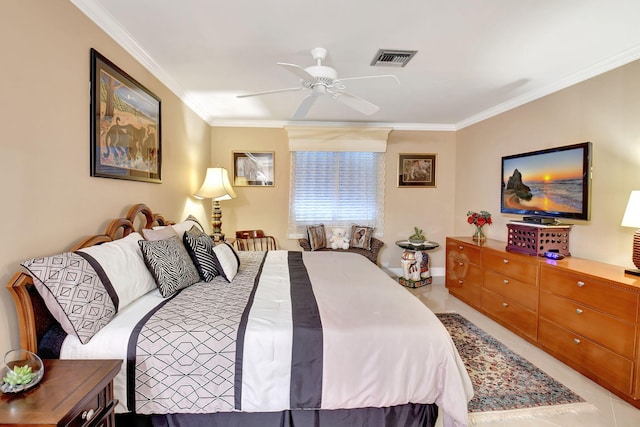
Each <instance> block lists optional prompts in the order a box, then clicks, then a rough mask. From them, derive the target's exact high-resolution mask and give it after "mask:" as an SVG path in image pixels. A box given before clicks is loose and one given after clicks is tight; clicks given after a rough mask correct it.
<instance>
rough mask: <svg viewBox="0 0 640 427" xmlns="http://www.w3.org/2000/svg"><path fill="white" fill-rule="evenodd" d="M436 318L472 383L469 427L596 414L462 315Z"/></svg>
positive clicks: (584, 403)
mask: <svg viewBox="0 0 640 427" xmlns="http://www.w3.org/2000/svg"><path fill="white" fill-rule="evenodd" d="M436 315H437V316H438V318H439V319H440V321H441V322H442V323H443V324H444V326H445V328H447V330H448V331H449V333H450V334H451V337H452V338H453V342H454V344H455V346H456V348H457V349H458V352H459V353H460V357H461V358H462V361H463V362H464V364H465V366H466V368H467V371H468V372H469V376H470V377H471V382H472V383H473V390H474V397H473V399H471V401H470V402H469V421H470V422H471V424H481V423H484V422H489V421H495V420H507V419H512V418H530V417H533V416H547V415H556V414H557V415H561V414H565V413H578V412H584V411H596V408H595V407H594V406H593V405H591V404H589V403H586V402H585V401H584V399H583V398H581V397H580V396H578V395H577V394H575V393H574V392H573V391H571V390H569V389H568V388H567V387H566V386H564V385H562V384H561V383H559V382H558V381H556V380H554V379H553V378H551V377H550V376H549V375H547V374H545V373H544V372H542V371H541V370H540V369H539V368H537V367H536V366H534V365H533V364H531V363H530V362H528V361H527V360H525V359H523V358H522V357H520V356H519V355H518V354H516V353H514V352H513V351H512V350H510V349H509V348H508V347H506V346H505V345H504V344H502V343H501V342H500V341H498V340H496V339H495V338H493V337H492V336H491V335H489V334H487V333H486V332H484V331H483V330H482V329H480V328H478V327H477V326H476V325H474V324H473V323H471V322H469V321H468V320H467V319H465V318H464V317H462V316H461V315H459V314H457V313H438V314H436Z"/></svg>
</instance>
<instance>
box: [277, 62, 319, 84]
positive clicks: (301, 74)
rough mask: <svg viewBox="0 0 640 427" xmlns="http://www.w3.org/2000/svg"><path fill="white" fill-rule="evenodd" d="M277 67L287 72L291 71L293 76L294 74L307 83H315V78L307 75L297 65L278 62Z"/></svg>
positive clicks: (305, 71)
mask: <svg viewBox="0 0 640 427" xmlns="http://www.w3.org/2000/svg"><path fill="white" fill-rule="evenodd" d="M278 65H280V66H281V67H284V68H286V69H287V70H289V71H291V72H292V73H293V74H295V75H296V76H298V77H300V78H301V79H302V80H304V81H307V82H315V81H317V80H316V78H315V77H313V76H312V75H311V74H309V73H308V72H307V70H305V69H304V68H302V67H301V66H299V65H296V64H287V63H286V62H278Z"/></svg>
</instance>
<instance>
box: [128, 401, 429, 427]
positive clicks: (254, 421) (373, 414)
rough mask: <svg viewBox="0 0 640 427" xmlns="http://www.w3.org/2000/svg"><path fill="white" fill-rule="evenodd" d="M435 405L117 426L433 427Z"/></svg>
mask: <svg viewBox="0 0 640 427" xmlns="http://www.w3.org/2000/svg"><path fill="white" fill-rule="evenodd" d="M437 418H438V406H437V405H435V404H430V405H427V404H407V405H399V406H392V407H389V408H360V409H335V410H315V411H312V410H299V411H283V412H261V413H250V412H231V413H229V412H220V413H216V414H169V415H151V416H149V415H140V416H135V415H130V414H121V415H116V425H117V426H118V427H120V426H127V427H128V426H135V427H150V426H153V427H210V426H224V427H356V426H360V427H397V426H403V427H433V426H435V424H436V419H437Z"/></svg>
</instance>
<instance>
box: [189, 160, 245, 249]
mask: <svg viewBox="0 0 640 427" xmlns="http://www.w3.org/2000/svg"><path fill="white" fill-rule="evenodd" d="M194 197H196V198H198V199H212V202H213V210H212V211H211V228H212V229H213V234H212V237H213V239H214V241H216V242H221V241H224V233H223V232H222V210H221V209H220V201H221V200H230V199H235V198H236V197H237V196H236V193H235V192H234V191H233V188H232V187H231V182H230V181H229V174H228V173H227V170H226V169H225V168H207V174H206V175H205V177H204V182H203V183H202V186H201V187H200V189H199V190H198V191H196V193H195V194H194Z"/></svg>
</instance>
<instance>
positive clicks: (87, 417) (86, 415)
mask: <svg viewBox="0 0 640 427" xmlns="http://www.w3.org/2000/svg"><path fill="white" fill-rule="evenodd" d="M95 414H96V411H94V410H93V409H89V410H88V411H84V412H83V413H82V419H83V420H87V421H89V420H91V418H93V416H94V415H95Z"/></svg>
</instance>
